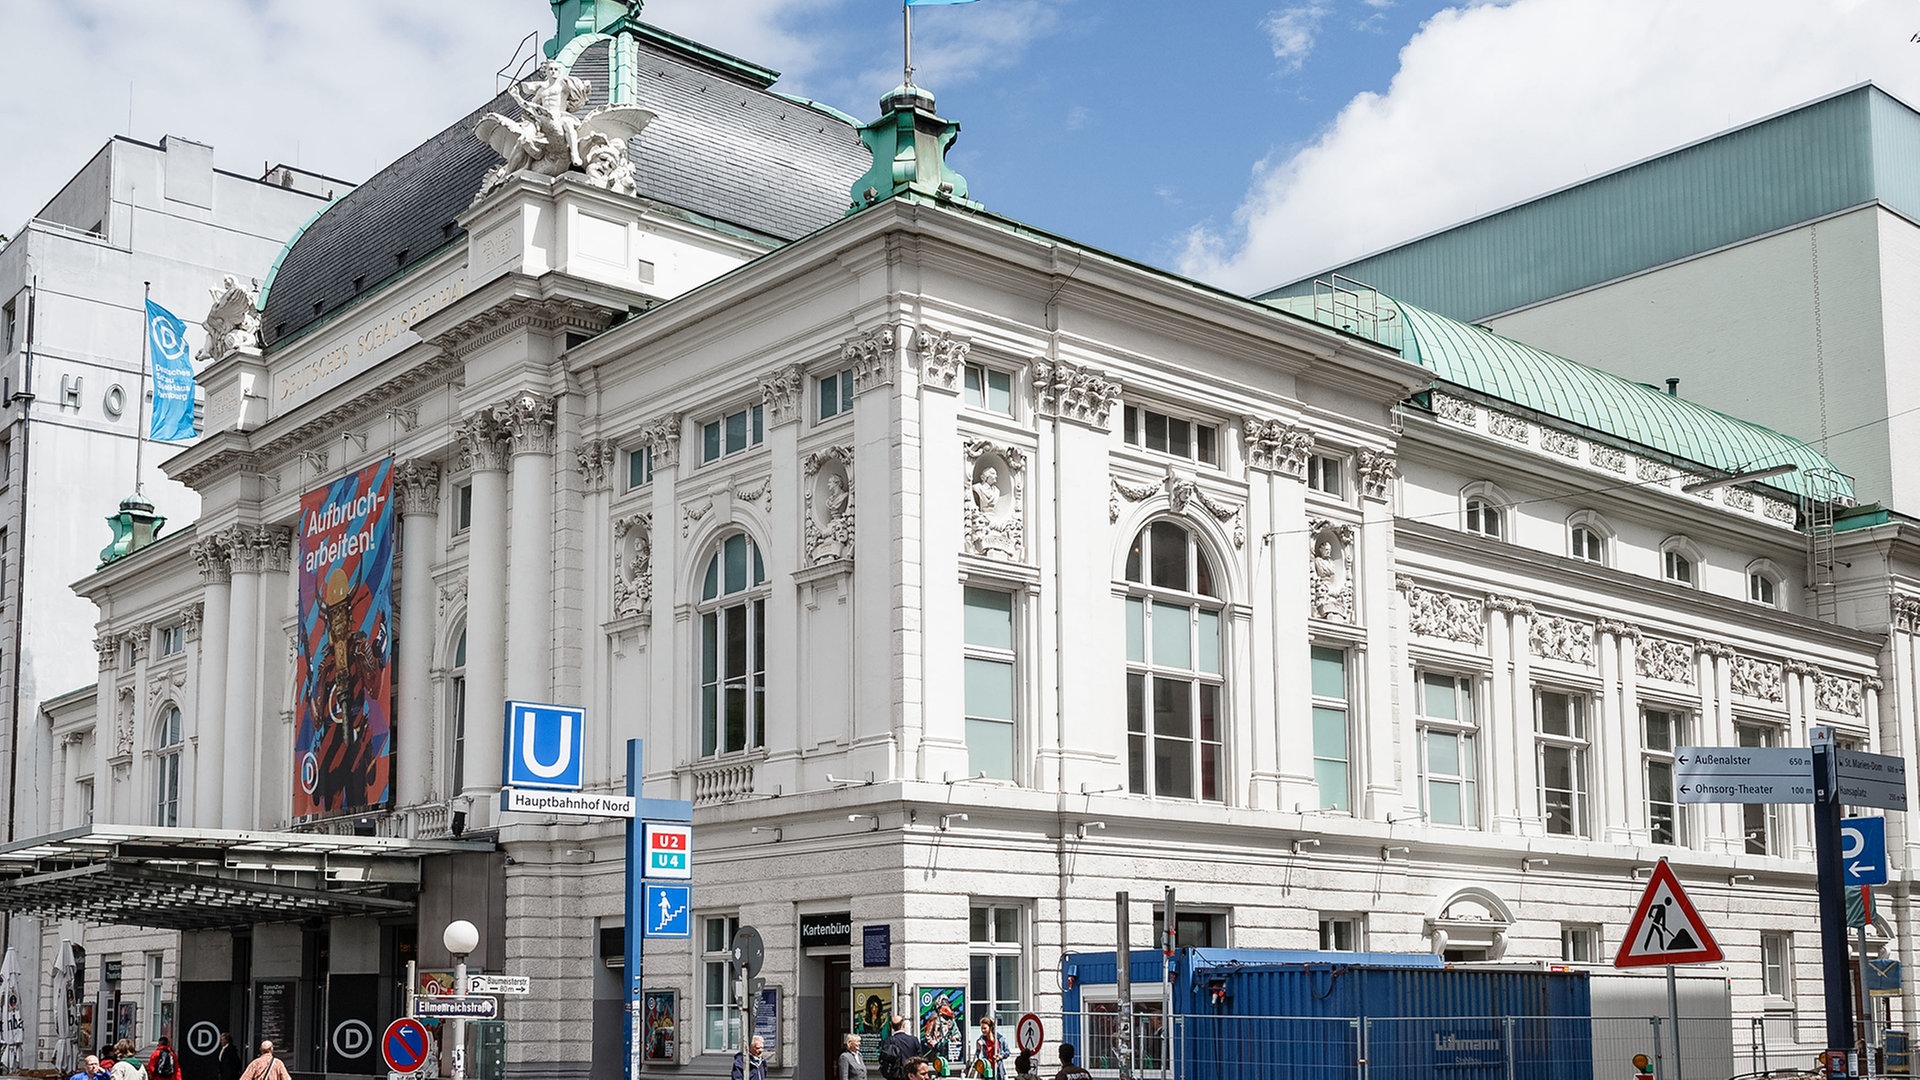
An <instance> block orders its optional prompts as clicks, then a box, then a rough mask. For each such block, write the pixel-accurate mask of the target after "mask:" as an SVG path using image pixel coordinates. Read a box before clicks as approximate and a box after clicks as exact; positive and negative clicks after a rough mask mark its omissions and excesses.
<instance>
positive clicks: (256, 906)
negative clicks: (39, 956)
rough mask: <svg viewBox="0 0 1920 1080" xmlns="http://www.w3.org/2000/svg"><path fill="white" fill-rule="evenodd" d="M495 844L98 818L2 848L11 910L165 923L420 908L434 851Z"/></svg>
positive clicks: (231, 923) (234, 923)
mask: <svg viewBox="0 0 1920 1080" xmlns="http://www.w3.org/2000/svg"><path fill="white" fill-rule="evenodd" d="M491 850H493V845H492V844H491V843H489V842H484V841H482V842H475V841H454V840H406V839H399V838H394V837H378V836H334V835H330V834H326V833H297V832H237V831H206V830H200V829H177V828H158V827H154V828H141V827H137V826H122V825H96V826H88V827H86V828H81V829H69V830H67V831H64V832H58V833H51V834H48V835H46V836H39V837H34V838H32V839H30V840H23V841H19V842H17V843H13V844H8V845H6V846H4V847H0V911H6V912H10V913H13V914H18V915H36V916H43V917H52V918H70V919H80V920H83V921H86V922H93V923H103V924H109V925H122V926H144V927H152V928H156V929H162V930H216V929H234V928H239V927H244V926H252V925H254V924H256V923H273V922H292V921H296V920H300V919H306V918H333V917H337V916H347V915H390V914H397V913H402V912H406V911H410V910H412V908H413V897H414V894H415V893H416V892H418V890H419V887H420V859H421V857H422V856H426V855H445V854H455V853H459V852H481V851H491Z"/></svg>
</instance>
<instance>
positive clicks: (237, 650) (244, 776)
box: [207, 525, 266, 829]
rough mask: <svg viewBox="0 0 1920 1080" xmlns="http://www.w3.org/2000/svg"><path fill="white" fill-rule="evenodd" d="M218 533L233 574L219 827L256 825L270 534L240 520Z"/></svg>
mask: <svg viewBox="0 0 1920 1080" xmlns="http://www.w3.org/2000/svg"><path fill="white" fill-rule="evenodd" d="M219 539H220V542H221V543H222V544H224V545H225V547H226V549H227V555H228V559H229V568H230V569H231V571H232V576H233V584H232V588H231V594H230V601H231V607H230V612H229V615H228V617H227V680H226V682H227V695H226V708H225V709H224V710H223V716H224V717H225V721H224V722H225V727H226V731H225V733H224V734H223V736H222V738H223V740H224V741H225V743H226V747H225V751H226V752H225V754H224V756H223V757H222V758H221V766H222V767H221V770H220V782H221V783H222V784H223V785H224V786H225V787H226V789H227V790H228V791H230V792H232V793H233V798H230V799H222V800H221V806H220V820H219V827H220V828H223V829H249V828H252V827H253V821H252V820H251V819H252V817H253V799H252V798H250V797H249V793H250V792H252V791H253V790H254V789H255V787H256V786H257V777H256V770H255V758H254V730H255V729H256V728H257V727H258V726H259V724H260V707H259V706H260V569H261V565H262V563H263V562H264V560H265V558H266V536H265V534H264V532H263V531H262V530H261V529H260V528H259V527H258V526H254V525H236V526H234V527H233V528H231V529H229V530H227V531H226V532H225V533H222V534H221V536H220V537H219ZM207 824H208V825H212V824H213V822H208V823H207Z"/></svg>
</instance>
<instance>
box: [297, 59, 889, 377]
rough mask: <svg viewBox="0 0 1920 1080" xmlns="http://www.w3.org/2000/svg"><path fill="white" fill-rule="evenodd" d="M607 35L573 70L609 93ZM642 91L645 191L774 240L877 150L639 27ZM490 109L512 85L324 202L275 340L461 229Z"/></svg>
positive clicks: (638, 160) (822, 213) (509, 103)
mask: <svg viewBox="0 0 1920 1080" xmlns="http://www.w3.org/2000/svg"><path fill="white" fill-rule="evenodd" d="M608 52H609V47H608V44H607V43H606V42H598V43H596V44H594V45H592V46H589V47H588V48H587V49H586V50H585V51H584V52H583V53H582V54H581V55H580V57H579V59H577V60H576V61H575V62H574V64H573V73H574V74H575V75H577V76H579V77H580V78H583V79H585V80H587V82H588V83H589V85H590V86H591V87H592V95H593V96H592V100H591V102H590V103H589V107H593V106H598V105H602V104H605V102H606V100H607V68H608ZM637 67H638V79H637V82H638V85H639V97H638V102H637V103H638V104H640V105H641V106H643V107H645V108H647V109H649V110H651V111H652V112H653V113H654V114H655V118H654V120H653V122H652V123H651V124H649V125H647V128H646V130H645V131H642V132H641V133H640V135H639V136H638V137H636V138H635V139H633V140H632V143H631V144H630V146H629V147H628V156H629V157H630V158H631V159H632V160H633V162H634V167H635V174H636V176H635V181H636V183H635V186H636V188H637V190H638V193H639V195H640V197H642V198H645V199H648V200H652V201H654V202H658V203H662V204H667V205H672V206H676V207H679V208H681V209H683V210H688V211H691V212H693V213H695V214H699V215H702V216H704V217H707V218H711V219H714V220H715V221H718V222H723V223H726V224H731V225H734V226H738V227H741V228H743V229H746V230H749V231H751V232H755V233H761V234H764V235H766V236H769V237H772V238H774V239H777V240H795V239H798V238H800V237H802V236H805V235H806V234H807V233H810V232H813V231H814V230H815V229H819V228H822V227H824V226H826V225H829V224H831V223H833V222H835V221H838V220H839V219H840V218H841V216H842V215H843V214H844V212H845V210H846V207H847V203H848V199H849V197H850V196H849V195H848V192H849V191H851V190H852V187H853V184H854V181H856V180H858V179H859V178H860V176H861V175H862V174H863V173H865V172H866V170H867V167H868V165H869V164H871V156H870V155H869V154H868V153H867V151H866V149H865V148H864V147H863V146H862V145H861V142H860V136H859V131H858V129H857V128H855V127H854V126H853V125H851V124H849V123H847V122H846V121H844V120H842V119H840V118H838V117H835V116H832V115H829V114H828V113H827V112H825V111H822V110H820V109H816V108H813V107H810V106H808V105H804V104H800V103H798V102H795V101H791V100H789V99H787V98H784V97H781V96H780V95H778V94H774V93H769V92H768V91H767V90H766V89H765V88H763V87H762V86H760V85H757V84H756V83H754V82H751V81H748V80H747V79H744V78H742V77H740V76H737V75H734V74H730V73H727V72H725V71H723V70H722V69H720V68H719V67H718V66H717V65H711V64H706V63H702V62H701V58H700V56H699V55H698V54H697V53H693V52H690V51H685V52H683V51H679V50H675V49H673V48H672V47H671V46H670V45H666V44H661V43H659V42H656V41H654V40H650V39H648V38H640V39H639V57H638V64H637ZM487 112H502V113H505V114H506V115H508V116H518V115H519V114H520V113H519V106H517V105H515V104H514V102H513V99H512V98H511V97H509V96H507V95H506V94H504V93H503V94H501V95H499V96H498V97H495V98H494V99H493V100H492V101H490V102H488V103H487V104H485V105H482V106H481V107H480V108H478V109H475V110H474V111H473V112H471V113H469V114H468V115H466V116H465V117H463V118H461V119H460V120H459V121H458V122H456V123H454V124H453V125H452V126H450V127H448V128H447V129H446V130H445V131H442V132H440V133H439V134H438V135H435V136H434V137H433V138H431V139H428V140H427V141H426V142H425V143H423V144H421V145H420V146H419V147H417V148H416V149H414V150H413V151H412V152H411V153H409V154H407V155H405V156H404V157H402V158H400V159H399V160H398V161H396V162H394V163H393V164H391V165H389V166H387V167H386V168H385V169H382V170H381V171H380V172H379V173H377V174H375V175H374V176H373V177H372V178H371V179H369V180H367V182H366V183H364V184H362V185H360V186H359V187H358V188H356V189H354V190H353V191H352V192H350V193H349V194H347V195H346V196H345V197H343V198H342V199H340V200H339V201H338V202H336V203H334V204H333V205H332V206H330V207H328V208H327V209H326V210H324V211H322V212H321V213H320V214H319V215H318V216H317V217H316V218H315V219H314V220H313V221H312V222H310V223H309V224H308V225H307V227H306V229H305V230H304V231H302V232H301V233H300V234H299V235H297V236H296V237H295V238H294V240H293V242H292V243H291V244H290V245H289V246H288V248H287V249H286V250H285V251H284V252H283V253H282V254H281V258H280V262H279V265H278V266H277V267H276V268H275V271H274V274H273V276H272V278H271V279H270V282H269V286H268V290H267V297H266V309H265V312H264V313H263V315H262V318H261V329H262V337H263V338H264V340H265V344H266V346H267V348H268V349H272V348H273V347H274V346H276V345H278V344H280V343H283V342H286V341H288V340H290V339H292V338H295V337H298V336H299V335H300V334H301V333H302V332H303V331H305V330H306V329H308V328H309V327H311V326H313V325H315V324H317V323H319V322H321V321H323V320H325V319H326V318H327V317H328V316H329V315H331V314H332V313H333V312H335V311H337V310H339V309H341V308H343V307H346V306H347V305H349V304H350V303H352V302H353V301H354V300H355V299H356V298H357V297H359V296H361V295H364V294H365V293H367V292H368V291H370V290H373V289H375V288H377V287H378V286H379V285H380V284H381V283H383V282H385V281H386V280H387V279H389V278H391V277H393V276H395V275H397V274H401V273H404V272H405V271H407V270H408V269H410V268H411V267H413V266H414V265H416V264H418V263H420V262H422V261H424V260H425V259H427V258H429V257H431V256H432V255H433V254H435V253H436V252H438V251H440V250H441V249H442V248H444V247H445V246H447V245H448V244H450V243H453V242H454V241H456V240H458V239H460V238H461V237H463V236H464V235H465V230H463V229H461V228H460V226H459V225H457V224H455V221H454V219H455V218H457V217H458V216H459V215H460V214H461V212H463V211H465V210H466V209H467V207H468V206H469V205H470V204H471V203H472V201H473V194H474V192H476V191H478V190H479V189H480V182H481V179H482V177H483V176H484V175H485V173H486V171H487V170H488V169H491V168H493V167H494V166H495V165H498V164H499V163H500V155H498V154H496V153H494V151H493V149H492V148H491V147H489V146H488V145H487V144H485V143H483V142H481V141H480V140H479V139H478V138H476V137H475V136H474V134H473V128H474V125H475V124H476V123H478V122H479V119H480V117H481V116H482V115H484V114H485V113H487Z"/></svg>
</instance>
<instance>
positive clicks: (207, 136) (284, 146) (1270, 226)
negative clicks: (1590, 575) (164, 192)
mask: <svg viewBox="0 0 1920 1080" xmlns="http://www.w3.org/2000/svg"><path fill="white" fill-rule="evenodd" d="M644 17H645V18H647V19H648V20H649V21H651V22H654V23H656V24H658V25H660V26H663V27H665V28H667V29H669V30H673V31H675V32H677V33H680V34H683V35H686V36H688V37H692V38H694V39H696V40H701V41H705V42H708V43H710V44H712V45H714V46H716V47H718V48H721V49H724V50H727V51H730V52H733V53H736V54H738V55H741V56H743V57H746V58H748V59H751V60H754V61H756V62H759V63H762V64H765V65H767V66H769V67H773V68H776V69H779V70H781V71H782V72H784V78H783V79H782V82H781V89H784V90H787V91H789V92H792V93H798V94H802V95H805V96H809V97H813V98H817V99H819V100H821V101H824V102H827V103H829V104H832V105H834V106H836V107H839V108H841V109H844V110H846V111H848V112H850V113H853V114H854V115H856V116H859V117H862V118H871V117H872V116H873V115H874V113H875V111H876V102H877V100H878V98H879V97H880V95H881V94H883V93H884V92H885V91H886V90H888V89H889V88H890V87H892V86H893V85H894V84H896V83H897V82H898V81H899V78H900V7H899V5H898V3H897V2H894V0H649V2H648V3H647V5H646V9H645V12H644ZM915 24H916V35H915V61H916V66H917V67H918V69H919V70H918V72H917V75H916V80H915V81H916V82H918V83H920V84H921V85H924V86H927V87H929V88H931V89H932V90H934V91H935V92H936V93H937V94H938V96H939V103H940V110H941V112H942V113H943V114H944V115H946V116H947V117H948V118H950V119H954V120H957V121H959V122H960V123H961V125H962V134H961V137H960V142H959V145H958V147H957V149H956V153H955V163H956V164H957V166H958V167H959V168H960V170H961V171H962V172H964V173H965V174H966V175H967V177H968V180H969V181H970V183H971V185H972V190H973V195H974V197H975V198H977V199H978V200H980V201H981V202H983V203H985V204H986V205H987V206H988V207H990V208H992V209H993V210H996V211H998V212H1000V213H1004V214H1007V215H1010V216H1012V217H1016V218H1019V219H1021V220H1024V221H1027V222H1029V223H1031V224H1033V225H1036V226H1039V227H1041V228H1045V229H1048V230H1051V231H1054V232H1057V233H1061V234H1064V235H1066V236H1068V237H1071V238H1073V239H1076V240H1080V241H1083V242H1085V243H1089V244H1092V245H1095V246H1097V247H1101V248H1105V249H1107V250H1110V251H1113V252H1116V253H1118V254H1121V255H1124V256H1127V257H1130V258H1134V259H1138V260H1141V261H1143V262H1148V263H1152V264H1155V265H1159V266H1163V267H1166V268H1169V269H1175V270H1179V271H1181V272H1185V273H1188V274H1190V275H1192V276H1195V277H1199V278H1201V279H1203V280H1206V281H1209V282H1212V283H1216V284H1220V285H1223V286H1226V287H1229V288H1234V289H1238V290H1242V291H1252V290H1256V289H1259V288H1262V287H1265V286H1270V285H1273V284H1276V283H1278V282H1280V281H1283V280H1289V279H1291V278H1294V277H1299V276H1302V275H1304V274H1307V273H1310V272H1313V271H1316V270H1319V269H1323V268H1325V267H1327V266H1330V265H1333V264H1336V263H1338V262H1341V261H1344V260H1346V259H1350V258H1353V257H1355V256H1358V255H1361V254H1364V253H1366V252H1369V251H1372V250H1375V249H1378V248H1380V247H1383V246H1386V245H1389V244H1392V243H1395V242H1398V241H1400V240H1404V239H1408V238H1410V237H1412V236H1416V235H1419V234H1421V233H1424V232H1427V231H1431V230H1432V229H1435V228H1440V227H1443V226H1445V225H1448V224H1452V223H1454V222H1457V221H1460V220H1463V219H1465V218H1467V217H1470V216H1473V215H1477V214H1480V213H1484V212H1486V211H1489V210H1492V209H1496V208H1498V207H1500V206H1502V205H1506V204H1509V203H1511V202H1514V201H1517V200H1519V199H1522V198H1525V197H1528V196H1530V195H1533V194H1538V193H1540V192H1543V191H1547V190H1551V189H1553V188H1555V187H1558V186H1561V185H1564V184H1567V183H1572V182H1575V181H1577V180H1580V179H1582V178H1585V177H1587V176H1592V175H1595V174H1597V173H1600V172H1603V171H1606V170H1608V169H1611V168H1615V167H1618V166H1619V165H1622V164H1625V163H1628V162H1630V161H1633V160H1636V159H1638V158H1641V157H1645V156H1648V155H1651V154H1655V153H1658V152H1660V151H1662V150H1665V149H1668V148H1670V147H1673V146H1677V145H1680V144H1683V143H1685V142H1688V141H1692V140H1694V139H1698V138H1702V137H1705V136H1707V135H1710V134H1713V133H1715V132H1718V131H1721V130H1725V129H1726V128H1729V127H1732V126H1735V125H1737V124H1740V123H1744V122H1747V121H1750V120H1753V119H1757V118H1759V117H1761V116H1765V115H1767V114H1769V113H1772V112H1775V111H1778V110H1780V109H1783V108H1788V107H1791V106H1793V105H1796V104H1799V103H1801V102H1804V101H1807V100H1811V99H1813V98H1815V97H1819V96H1823V95H1825V94H1828V93H1832V92H1834V91H1836V90H1840V89H1843V88H1845V87H1847V86H1850V85H1853V84H1855V83H1858V82H1861V81H1864V80H1867V79H1873V80H1876V81H1878V82H1880V83H1881V84H1882V85H1883V86H1885V87H1887V88H1888V89H1889V90H1891V91H1892V92H1894V93H1895V94H1896V95H1899V96H1902V97H1904V98H1905V99H1906V100H1908V101H1913V102H1920V43H1916V42H1914V41H1913V40H1912V37H1913V35H1914V34H1916V33H1920V5H1915V4H1913V3H1912V2H1911V0H1819V2H1808V0H1478V2H1475V0H1462V2H1460V3H1454V4H1445V3H1439V2H1436V0H1278V2H1272V0H1268V2H1262V0H1185V2H1175V3H1169V2H1167V0H1152V2H1149V0H979V2H977V3H972V4H965V5H956V6H950V7H922V8H919V9H916V16H915ZM535 32H537V33H538V34H539V35H540V36H541V37H545V36H547V35H548V34H550V33H551V32H552V19H551V15H550V13H549V10H548V6H547V4H546V3H545V2H543V0H457V2H456V0H443V2H441V3H417V2H416V3H410V4H394V3H391V2H387V0H330V2H328V3H325V4H315V3H310V2H307V0H90V2H89V3H86V4H81V5H73V4H55V3H30V2H26V0H14V2H5V3H0V40H4V41H8V42H9V43H14V44H16V46H18V45H20V44H24V45H25V46H26V47H25V48H16V50H15V52H14V60H13V65H12V66H13V69H14V86H15V88H16V92H15V93H12V94H9V95H6V96H4V97H3V98H0V132H4V133H5V134H6V138H7V140H8V152H7V153H6V154H0V231H12V230H13V229H15V228H17V227H18V225H19V224H20V223H21V222H23V221H24V220H25V219H26V218H27V217H29V216H30V215H31V214H32V213H34V211H36V210H37V209H38V208H39V207H40V206H41V205H43V204H44V203H45V202H46V201H47V199H49V198H50V197H52V195H53V194H54V193H55V191H56V190H57V189H58V186H59V185H60V184H61V183H62V182H63V181H64V180H66V179H67V178H68V177H70V176H72V175H73V173H75V172H76V171H78V170H79V168H80V167H81V166H82V165H84V164H85V162H86V161H87V159H88V158H89V157H90V156H91V155H92V154H93V153H94V151H96V150H97V149H98V148H99V147H100V145H101V144H102V143H104V142H105V141H106V139H108V138H109V137H110V136H112V135H114V134H116V133H126V134H131V135H133V136H135V137H137V138H140V139H145V140H148V141H157V140H158V139H159V138H160V137H161V136H162V135H165V134H169V133H171V134H174V135H179V136H184V137H187V138H192V139H196V140H199V141H203V142H208V143H212V144H213V145H214V147H215V157H216V161H217V162H218V164H219V165H220V166H221V167H223V168H226V169H229V170H232V171H235V172H240V173H248V174H257V173H258V172H259V170H260V168H261V166H262V164H263V163H265V162H268V161H272V162H282V161H284V162H289V163H296V164H299V165H302V166H304V167H307V168H310V169H315V170H319V171H323V172H327V173H329V174H332V175H336V176H341V177H345V178H348V179H359V178H364V177H365V176H367V175H369V174H370V173H372V172H373V171H374V170H376V169H378V168H379V167H381V166H382V165H384V164H386V163H388V162H390V161H392V160H393V159H394V158H395V157H397V156H398V155H400V154H402V153H404V152H405V151H406V150H407V149H409V148H411V147H412V146H414V145H416V144H418V143H419V142H421V141H423V140H425V139H426V138H428V137H429V136H431V135H432V134H433V133H434V132H436V131H438V130H440V129H441V128H443V127H444V126H445V125H446V124H448V123H450V122H452V121H453V120H455V119H457V118H458V117H460V116H462V115H464V114H465V113H466V112H467V111H468V110H470V109H472V108H473V107H474V106H475V105H476V104H478V103H479V102H481V101H484V100H485V99H486V98H488V97H490V96H491V95H492V93H493V92H494V87H495V74H494V73H495V71H496V70H497V69H499V68H500V67H502V66H503V65H505V64H507V63H508V62H509V61H510V58H511V57H512V56H513V54H514V49H515V46H516V44H518V43H519V42H520V41H521V39H522V38H523V37H525V36H526V35H528V34H530V33H535ZM129 114H131V118H132V119H131V124H129ZM264 270H265V268H260V271H259V272H261V273H264Z"/></svg>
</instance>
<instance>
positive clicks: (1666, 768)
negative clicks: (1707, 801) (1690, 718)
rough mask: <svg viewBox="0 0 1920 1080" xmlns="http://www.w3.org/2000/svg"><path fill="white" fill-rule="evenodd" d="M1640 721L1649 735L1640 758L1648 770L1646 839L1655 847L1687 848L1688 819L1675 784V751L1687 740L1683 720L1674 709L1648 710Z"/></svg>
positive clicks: (1643, 712)
mask: <svg viewBox="0 0 1920 1080" xmlns="http://www.w3.org/2000/svg"><path fill="white" fill-rule="evenodd" d="M1640 721H1641V725H1642V727H1643V728H1644V729H1645V732H1646V741H1645V744H1644V745H1645V749H1644V750H1643V751H1642V752H1641V758H1642V760H1643V761H1644V762H1645V767H1646V783H1647V838H1648V839H1649V840H1651V841H1652V842H1653V843H1656V844H1675V845H1682V844H1685V843H1686V842H1687V835H1686V817H1685V815H1683V814H1682V813H1681V812H1680V798H1679V794H1678V792H1677V791H1676V789H1675V787H1674V781H1673V750H1674V747H1676V746H1679V745H1680V743H1681V740H1682V739H1684V738H1685V737H1686V734H1685V732H1684V730H1683V727H1682V725H1683V722H1684V717H1683V716H1682V715H1681V714H1680V713H1677V712H1674V711H1673V710H1671V709H1646V710H1644V711H1642V712H1641V714H1640Z"/></svg>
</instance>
